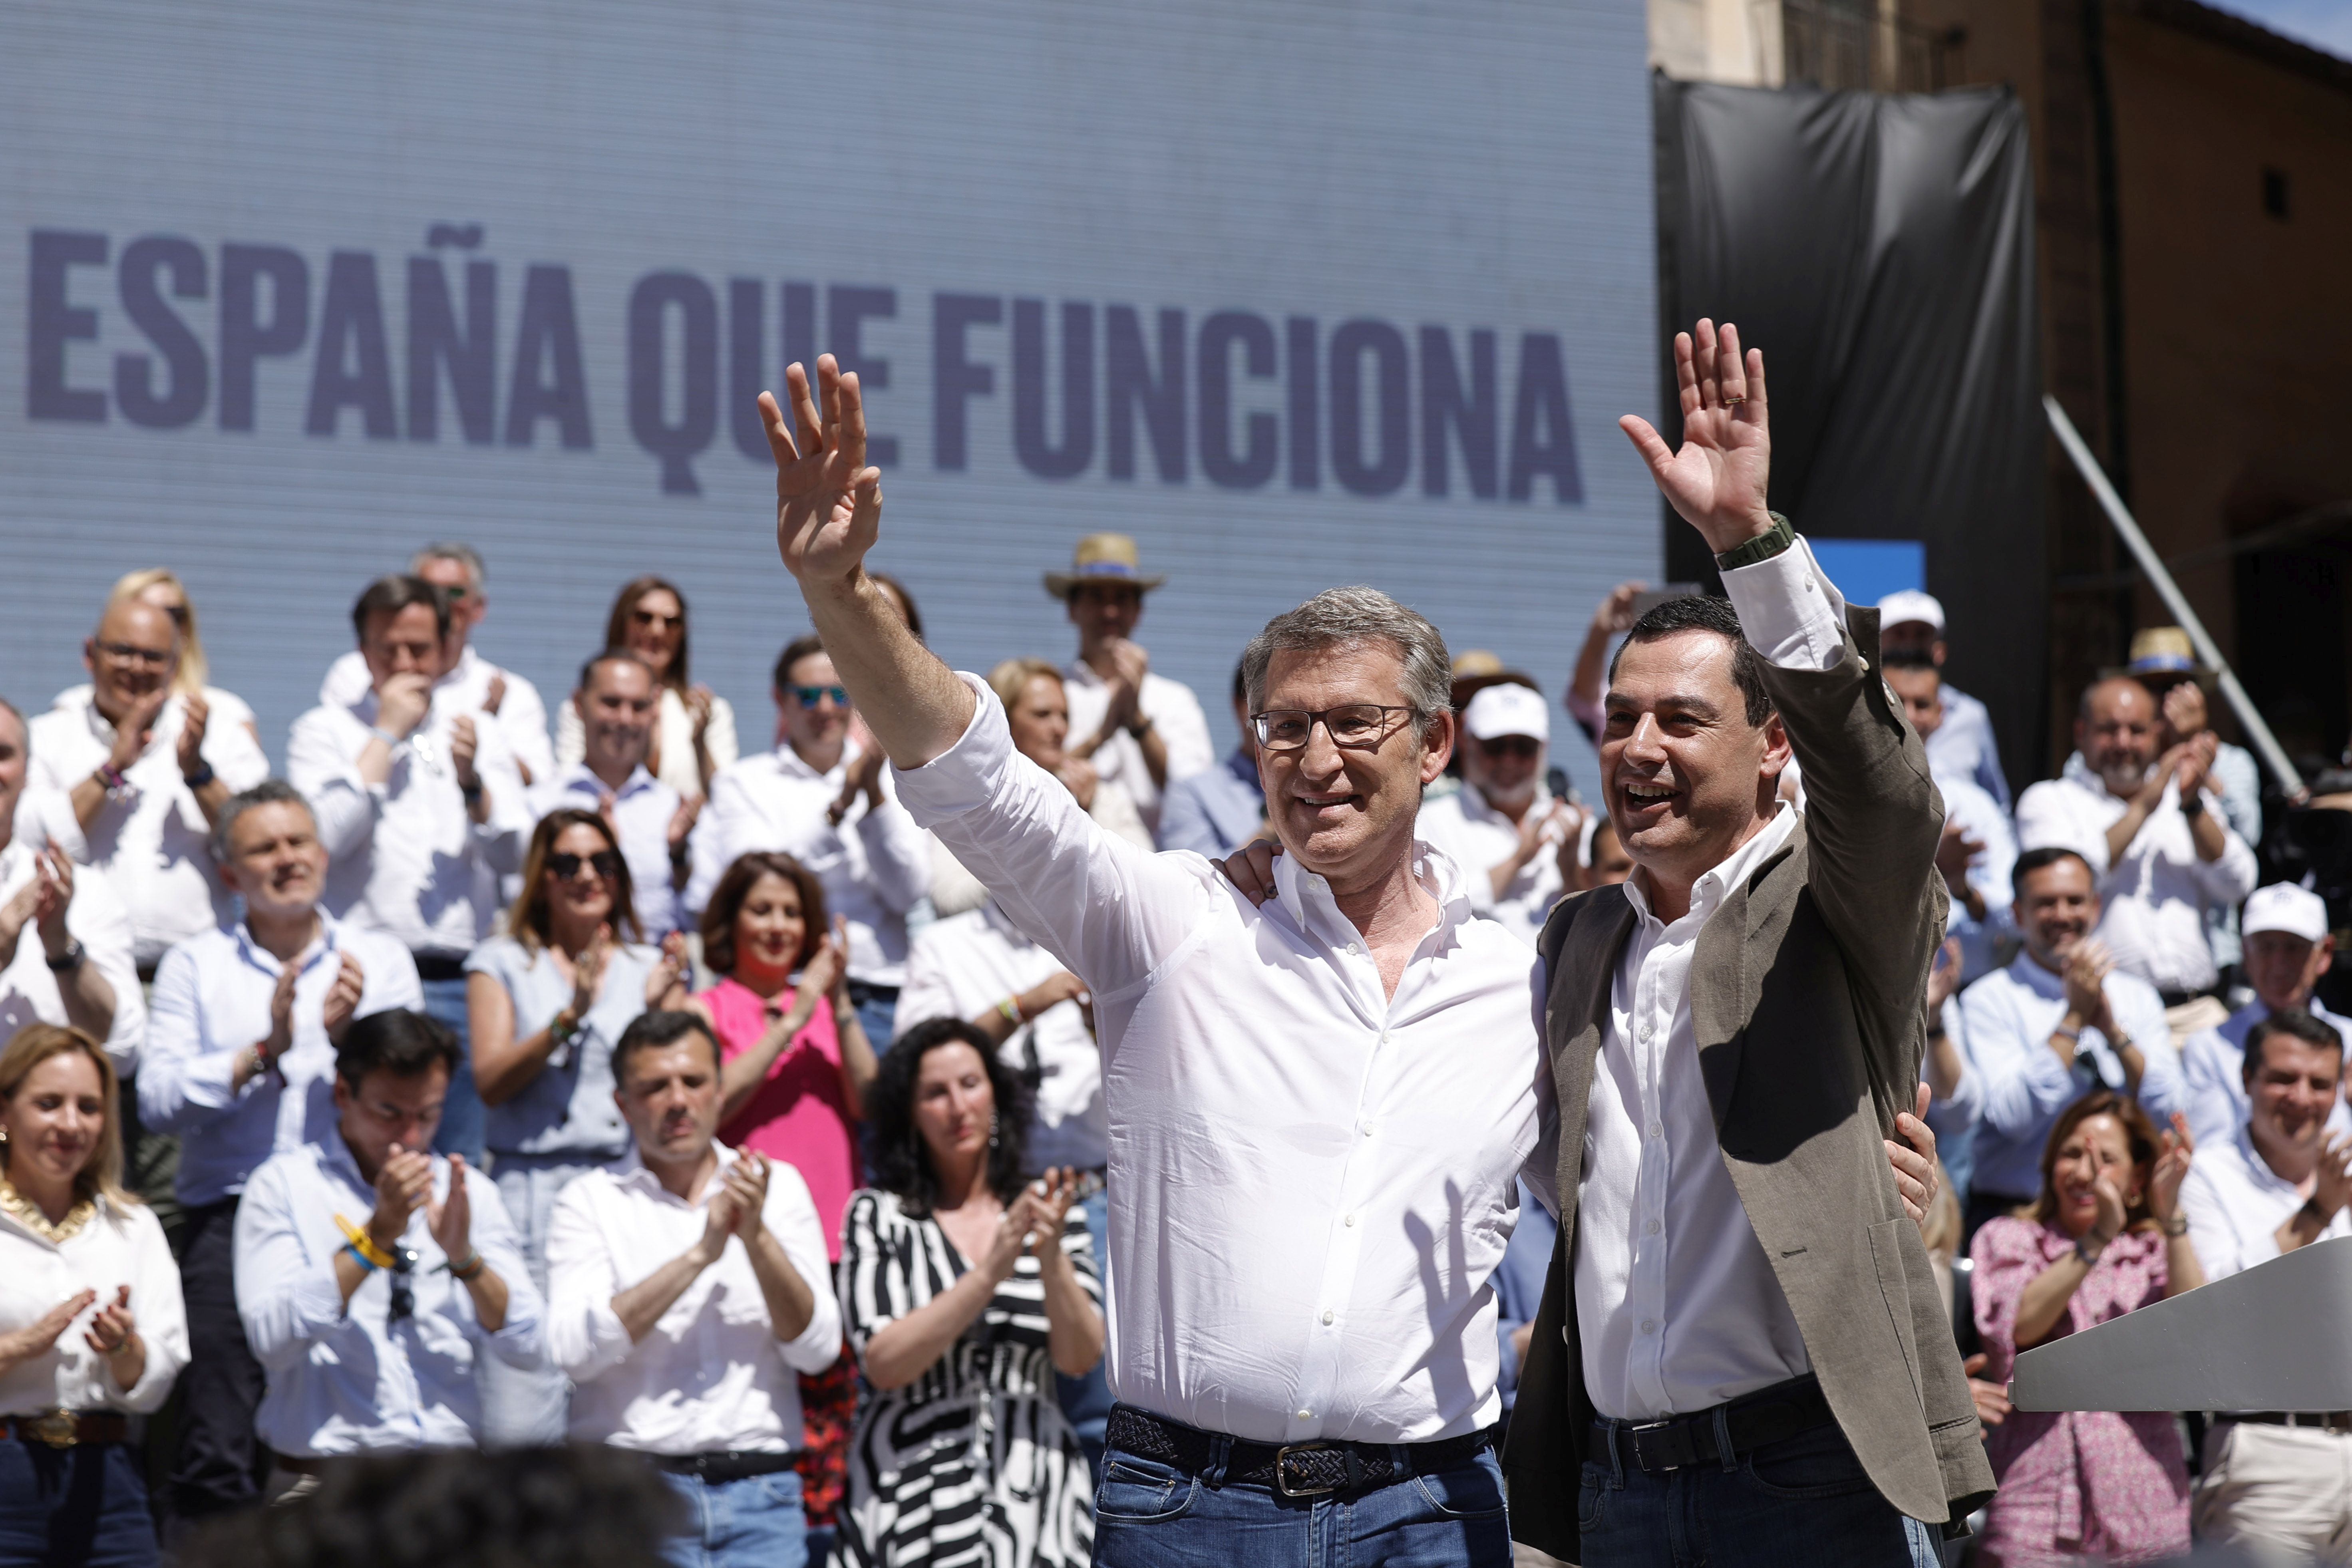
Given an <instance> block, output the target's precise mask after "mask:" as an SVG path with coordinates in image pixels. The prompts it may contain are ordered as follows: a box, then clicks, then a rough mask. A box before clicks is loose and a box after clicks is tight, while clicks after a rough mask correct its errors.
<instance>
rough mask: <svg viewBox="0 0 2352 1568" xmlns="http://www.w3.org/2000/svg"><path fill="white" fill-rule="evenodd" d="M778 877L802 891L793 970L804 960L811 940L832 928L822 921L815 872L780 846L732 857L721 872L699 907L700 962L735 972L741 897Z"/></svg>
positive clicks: (821, 896) (824, 918) (715, 969)
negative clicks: (706, 900) (764, 880)
mask: <svg viewBox="0 0 2352 1568" xmlns="http://www.w3.org/2000/svg"><path fill="white" fill-rule="evenodd" d="M770 876H773V877H782V879H784V880H785V881H787V882H790V883H791V884H792V885H793V887H794V888H796V889H799V891H800V895H801V924H802V926H803V931H802V932H801V951H800V953H799V956H798V957H796V958H794V959H793V967H794V968H798V967H799V966H800V965H801V964H803V963H807V962H808V956H809V954H810V953H812V952H815V951H816V944H817V943H818V942H821V941H823V940H824V936H825V933H826V932H828V931H831V930H832V929H833V927H832V926H831V925H830V924H828V923H827V920H828V917H827V915H826V914H825V908H824V883H823V882H820V881H818V880H817V879H816V873H814V872H813V871H811V870H810V869H809V868H807V867H805V866H803V865H802V864H801V863H800V862H799V861H797V860H795V859H793V858H792V857H791V856H789V855H787V854H785V853H784V852H783V851H782V850H781V849H752V850H748V851H746V852H745V853H743V854H741V855H738V856H737V857H735V859H734V861H733V863H732V864H730V866H729V867H728V868H727V870H726V873H725V874H724V875H723V876H721V877H720V878H719V886H718V887H716V888H714V889H711V892H710V901H709V903H707V904H705V905H704V906H703V908H702V923H701V925H700V927H699V928H698V929H699V930H700V931H701V933H702V962H703V964H704V966H705V967H706V968H708V969H709V971H710V973H713V974H732V973H735V917H736V916H738V915H740V914H741V913H742V912H743V900H745V899H748V898H750V897H751V889H753V888H755V887H757V886H759V883H760V879H761V878H762V877H770Z"/></svg>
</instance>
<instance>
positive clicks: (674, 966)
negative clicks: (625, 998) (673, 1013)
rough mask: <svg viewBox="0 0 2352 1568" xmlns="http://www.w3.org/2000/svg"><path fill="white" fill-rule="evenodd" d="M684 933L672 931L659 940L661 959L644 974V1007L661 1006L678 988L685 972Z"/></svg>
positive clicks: (686, 961) (649, 1008)
mask: <svg viewBox="0 0 2352 1568" xmlns="http://www.w3.org/2000/svg"><path fill="white" fill-rule="evenodd" d="M687 963H688V960H687V955H686V933H685V932H684V931H672V932H670V933H669V934H668V935H667V936H666V937H664V938H662V940H661V957H660V959H659V960H657V961H656V963H655V964H654V966H653V968H651V969H649V970H647V971H646V1008H647V1009H648V1010H651V1009H653V1008H656V1007H659V1006H661V1005H663V1004H664V1003H666V1002H667V1000H668V999H669V994H670V993H671V992H673V991H675V990H677V988H678V985H679V984H680V983H681V982H682V981H683V980H684V978H685V975H686V970H687Z"/></svg>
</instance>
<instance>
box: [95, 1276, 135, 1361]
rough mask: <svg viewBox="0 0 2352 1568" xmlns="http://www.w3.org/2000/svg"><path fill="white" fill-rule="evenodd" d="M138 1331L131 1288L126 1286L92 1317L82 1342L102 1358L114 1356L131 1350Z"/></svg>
mask: <svg viewBox="0 0 2352 1568" xmlns="http://www.w3.org/2000/svg"><path fill="white" fill-rule="evenodd" d="M138 1331H139V1323H138V1320H136V1319H134V1318H133V1317H132V1316H131V1287H130V1286H128V1285H124V1286H122V1287H121V1288H119V1289H117V1290H116V1291H115V1293H114V1300H111V1301H109V1302H108V1303H107V1304H106V1305H105V1306H103V1307H100V1309H99V1310H98V1311H97V1312H96V1313H95V1314H94V1315H92V1317H91V1318H90V1320H89V1331H87V1332H86V1333H84V1334H83V1335H82V1342H84V1343H85V1344H87V1345H89V1348H90V1349H92V1350H94V1351H96V1352H98V1353H99V1354H100V1355H102V1356H112V1355H115V1354H117V1353H119V1352H122V1351H125V1350H128V1349H130V1348H131V1336H133V1335H134V1334H136V1333H137V1332H138Z"/></svg>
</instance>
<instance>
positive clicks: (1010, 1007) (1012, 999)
mask: <svg viewBox="0 0 2352 1568" xmlns="http://www.w3.org/2000/svg"><path fill="white" fill-rule="evenodd" d="M996 1010H997V1011H998V1012H1000V1013H1002V1014H1003V1015H1004V1021H1005V1022H1006V1023H1008V1024H1010V1025H1012V1026H1013V1027H1014V1028H1016V1029H1017V1028H1019V1027H1020V1026H1022V1025H1023V1024H1025V1023H1027V1022H1028V1020H1027V1019H1025V1018H1024V1017H1023V1016H1021V1000H1020V998H1019V997H1017V996H1007V997H1006V998H1005V999H1004V1000H1003V1001H1002V1002H999V1003H998V1004H997V1005H996Z"/></svg>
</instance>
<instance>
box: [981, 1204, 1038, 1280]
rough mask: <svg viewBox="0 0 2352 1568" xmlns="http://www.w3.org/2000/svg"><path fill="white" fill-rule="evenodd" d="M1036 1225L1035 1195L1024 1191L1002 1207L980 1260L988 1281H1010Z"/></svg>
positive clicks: (1026, 1249)
mask: <svg viewBox="0 0 2352 1568" xmlns="http://www.w3.org/2000/svg"><path fill="white" fill-rule="evenodd" d="M1037 1224H1038V1221H1037V1198H1036V1195H1035V1194H1034V1193H1032V1192H1031V1191H1030V1190H1029V1189H1028V1188H1026V1187H1024V1188H1022V1189H1021V1195H1020V1196H1019V1197H1017V1198H1014V1199H1013V1201H1012V1202H1011V1203H1009V1204H1007V1205H1005V1206H1004V1216H1003V1218H1002V1219H999V1220H998V1221H997V1222H996V1229H995V1231H994V1233H993V1234H992V1235H991V1236H990V1237H989V1240H988V1254H987V1256H986V1257H984V1258H982V1259H981V1268H982V1270H983V1271H984V1272H985V1273H986V1274H987V1276H988V1277H989V1278H990V1279H993V1280H996V1281H997V1282H998V1283H999V1284H1002V1283H1003V1281H1005V1280H1007V1279H1012V1278H1013V1269H1015V1268H1018V1267H1020V1263H1021V1255H1022V1254H1023V1253H1024V1252H1026V1251H1028V1250H1029V1238H1030V1237H1031V1236H1032V1235H1033V1234H1034V1232H1035V1230H1036V1228H1037Z"/></svg>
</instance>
